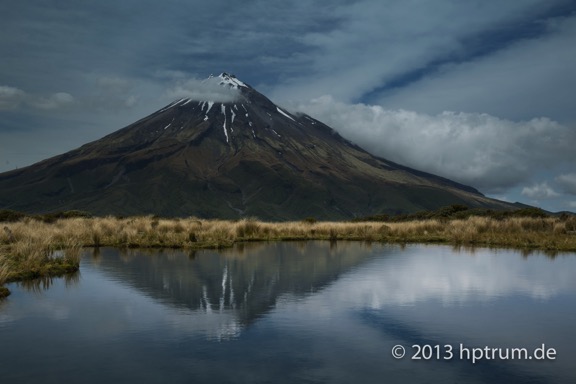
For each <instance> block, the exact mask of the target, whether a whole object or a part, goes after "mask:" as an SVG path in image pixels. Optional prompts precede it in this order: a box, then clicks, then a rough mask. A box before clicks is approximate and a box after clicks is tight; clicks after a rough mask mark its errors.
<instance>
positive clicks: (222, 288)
mask: <svg viewBox="0 0 576 384" xmlns="http://www.w3.org/2000/svg"><path fill="white" fill-rule="evenodd" d="M373 254H374V251H373V248H372V247H370V246H367V245H366V244H362V243H338V244H332V245H331V244H330V243H328V242H276V243H267V244H264V243H250V244H242V245H237V246H236V247H235V248H233V249H228V250H224V251H208V250H206V251H197V252H195V253H191V254H187V253H185V252H182V251H140V250H138V251H133V250H130V251H121V250H117V249H103V250H101V251H100V254H99V256H97V257H96V258H95V259H94V260H93V262H94V263H95V264H99V269H100V270H102V271H103V272H104V273H105V274H107V275H108V276H111V277H112V278H113V279H114V280H115V281H118V282H120V283H122V284H128V285H130V286H131V287H134V288H136V289H138V290H140V291H142V292H144V293H145V294H146V295H148V296H150V297H152V298H154V299H157V300H160V301H161V302H163V303H168V304H170V305H172V306H175V307H178V308H186V309H189V310H192V311H193V312H194V313H196V314H201V313H205V314H218V313H220V314H223V315H225V316H226V317H230V316H231V315H232V317H233V318H234V322H235V324H236V325H237V326H240V327H244V326H246V325H248V324H249V323H250V322H252V321H253V320H254V319H256V318H258V317H259V316H261V315H263V314H265V313H266V312H267V311H269V310H270V309H271V308H273V307H274V306H275V304H276V301H277V300H278V298H279V297H281V296H284V295H294V296H303V295H306V294H308V293H312V292H315V291H318V290H320V289H322V288H323V287H324V286H326V285H327V284H330V283H331V282H333V281H335V280H336V279H337V278H338V277H339V276H340V275H342V274H343V273H345V272H347V271H349V270H351V269H352V268H354V267H355V266H357V265H359V264H360V263H362V262H363V261H365V260H367V259H369V258H370V256H371V255H373ZM215 320H216V319H215Z"/></svg>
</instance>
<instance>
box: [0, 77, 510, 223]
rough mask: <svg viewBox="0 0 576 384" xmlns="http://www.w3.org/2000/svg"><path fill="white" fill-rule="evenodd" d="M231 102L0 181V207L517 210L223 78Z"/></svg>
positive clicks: (221, 214) (108, 139)
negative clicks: (375, 152)
mask: <svg viewBox="0 0 576 384" xmlns="http://www.w3.org/2000/svg"><path fill="white" fill-rule="evenodd" d="M219 81H220V83H221V85H222V86H224V87H231V88H234V89H235V90H236V91H237V93H238V96H237V99H236V100H235V101H233V102H212V101H207V100H200V101H199V100H192V99H181V100H178V101H175V102H173V103H171V104H169V105H168V106H166V107H165V108H163V109H161V110H159V111H157V112H154V113H153V114H151V115H150V116H147V117H145V118H143V119H142V120H140V121H137V122H136V123H133V124H131V125H129V126H127V127H125V128H123V129H120V130H118V131H116V132H114V133H112V134H110V135H108V136H105V137H104V138H102V139H100V140H97V141H94V142H92V143H89V144H86V145H84V146H82V147H80V148H78V149H75V150H73V151H70V152H68V153H65V154H63V155H60V156H56V157H53V158H51V159H48V160H44V161H42V162H39V163H37V164H34V165H31V166H29V167H26V168H22V169H19V170H14V171H11V172H6V173H3V174H1V175H0V208H9V209H15V210H22V211H28V212H46V211H54V210H68V209H80V210H86V211H89V212H92V213H94V214H98V215H105V214H119V215H141V214H158V215H162V216H190V215H195V216H200V217H209V218H216V217H217V218H238V217H245V216H256V217H259V218H261V219H268V220H287V219H301V218H304V217H308V216H314V217H316V218H319V219H346V218H352V217H355V216H362V215H368V214H376V213H397V212H398V213H399V212H414V211H418V210H423V209H436V208H438V207H441V206H445V205H450V204H464V205H467V206H472V207H490V208H495V209H505V208H511V207H512V206H511V205H509V204H507V203H504V202H500V201H497V200H493V199H489V198H486V197H484V196H483V195H482V194H480V193H479V192H478V191H476V190H475V189H473V188H471V187H468V186H464V185H461V184H458V183H455V182H453V181H450V180H448V179H445V178H441V177H438V176H434V175H431V174H427V173H424V172H420V171H416V170H413V169H410V168H407V167H404V166H401V165H399V164H395V163H393V162H390V161H387V160H385V159H382V158H378V157H375V156H372V155H371V154H369V153H367V152H366V151H364V150H363V149H362V148H360V147H358V146H357V145H354V144H352V143H351V142H349V141H347V140H345V139H344V138H342V137H341V136H340V135H339V134H338V133H337V132H336V131H334V130H333V129H331V128H330V127H328V126H326V125H325V124H322V123H321V122H320V121H317V120H315V119H313V118H311V117H310V116H307V115H300V114H298V115H296V114H292V113H290V112H288V111H286V110H284V109H282V108H280V107H278V106H276V105H275V104H274V103H272V102H271V101H270V100H269V99H267V98H266V97H265V96H263V95H262V94H260V93H258V92H257V91H255V90H254V89H253V88H251V87H250V86H248V85H246V84H244V83H242V82H240V81H239V80H238V79H236V78H235V77H233V76H231V75H227V74H222V75H220V77H219Z"/></svg>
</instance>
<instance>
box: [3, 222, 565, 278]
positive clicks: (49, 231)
mask: <svg viewBox="0 0 576 384" xmlns="http://www.w3.org/2000/svg"><path fill="white" fill-rule="evenodd" d="M2 226H3V227H4V230H1V231H0V285H1V284H2V283H4V282H6V281H11V280H22V279H27V278H32V277H39V276H45V275H53V274H61V273H64V272H67V271H71V270H74V269H77V268H78V265H79V254H80V250H81V248H82V247H100V246H113V247H142V248H153V247H159V248H190V249H197V248H222V247H229V246H231V245H232V244H233V243H235V242H241V241H280V240H313V239H314V240H323V239H324V240H331V241H336V240H364V241H380V242H400V243H409V242H410V243H413V242H437V243H445V244H454V245H471V246H492V247H516V248H526V249H542V250H552V251H576V228H575V227H576V219H574V218H570V219H568V220H562V219H559V218H508V219H504V220H496V219H492V218H488V217H470V218H467V219H462V220H449V221H439V220H421V221H409V222H398V223H382V222H354V223H352V222H305V221H304V222H283V223H269V222H261V221H257V220H254V219H243V220H239V221H226V220H200V219H197V218H188V219H158V218H154V217H151V216H145V217H131V218H124V219H119V218H114V217H105V218H69V219H60V220H57V221H55V222H53V223H45V222H42V221H38V220H34V219H29V218H28V219H24V220H22V221H19V222H14V223H2Z"/></svg>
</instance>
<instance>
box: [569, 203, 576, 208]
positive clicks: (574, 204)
mask: <svg viewBox="0 0 576 384" xmlns="http://www.w3.org/2000/svg"><path fill="white" fill-rule="evenodd" d="M568 206H569V207H570V208H575V209H576V201H570V202H568Z"/></svg>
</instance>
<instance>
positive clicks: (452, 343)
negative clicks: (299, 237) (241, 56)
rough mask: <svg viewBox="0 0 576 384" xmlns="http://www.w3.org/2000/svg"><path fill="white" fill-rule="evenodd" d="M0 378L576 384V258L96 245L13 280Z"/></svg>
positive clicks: (351, 248) (1, 340) (446, 250)
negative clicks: (42, 273)
mask: <svg viewBox="0 0 576 384" xmlns="http://www.w3.org/2000/svg"><path fill="white" fill-rule="evenodd" d="M8 287H9V288H10V290H11V291H12V295H11V296H9V297H8V298H7V299H6V300H3V301H0V346H1V348H0V380H1V381H2V382H4V383H29V382H35V381H39V382H42V383H61V382H63V381H66V382H82V383H106V382H108V383H382V382H387V383H576V369H575V368H574V364H575V363H574V362H575V361H576V328H575V325H576V254H573V253H572V254H558V255H546V254H544V253H540V252H532V253H528V254H527V253H522V252H520V251H515V250H502V249H484V248H483V249H464V248H462V249H457V248H453V247H449V246H436V245H408V246H399V245H387V244H374V243H372V244H367V243H361V242H337V243H336V242H334V243H330V242H320V241H311V242H278V243H250V244H240V245H237V246H235V247H234V248H233V249H227V250H221V251H214V250H205V251H196V252H186V251H173V250H153V251H147V250H119V249H113V248H103V249H88V250H86V252H85V254H84V255H83V258H82V262H81V267H80V272H78V273H76V274H73V275H70V276H66V277H63V278H55V279H43V280H39V281H34V282H26V283H14V284H10V285H8Z"/></svg>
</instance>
